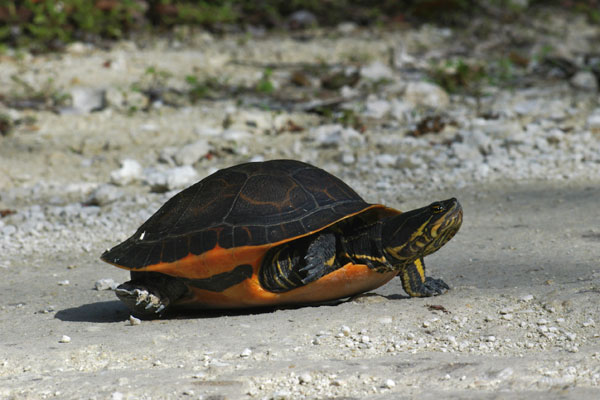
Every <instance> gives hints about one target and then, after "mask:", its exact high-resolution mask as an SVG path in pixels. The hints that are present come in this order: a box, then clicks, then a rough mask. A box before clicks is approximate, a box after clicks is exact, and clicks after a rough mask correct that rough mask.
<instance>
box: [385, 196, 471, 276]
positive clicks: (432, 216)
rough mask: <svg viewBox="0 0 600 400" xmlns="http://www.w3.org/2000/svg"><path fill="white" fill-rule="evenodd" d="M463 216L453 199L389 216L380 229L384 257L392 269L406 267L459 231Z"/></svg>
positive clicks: (433, 250) (436, 248)
mask: <svg viewBox="0 0 600 400" xmlns="http://www.w3.org/2000/svg"><path fill="white" fill-rule="evenodd" d="M462 216H463V211H462V207H461V206H460V203H459V202H458V200H456V199H455V198H452V199H448V200H444V201H436V202H435V203H431V204H430V205H428V206H426V207H423V208H419V209H416V210H412V211H408V212H406V213H402V214H399V215H396V216H393V217H391V218H390V219H389V220H387V221H386V222H385V223H384V225H383V229H382V242H383V248H384V252H385V254H386V258H387V259H388V261H389V262H390V263H391V264H392V265H394V266H397V265H405V264H407V263H410V262H413V261H414V260H416V259H418V258H421V257H425V256H426V255H429V254H431V253H433V252H435V251H437V250H438V249H439V248H440V247H442V246H443V245H444V244H446V242H448V241H449V240H450V239H452V237H453V236H454V235H455V234H456V232H458V229H459V228H460V225H461V223H462Z"/></svg>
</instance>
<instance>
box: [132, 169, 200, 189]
mask: <svg viewBox="0 0 600 400" xmlns="http://www.w3.org/2000/svg"><path fill="white" fill-rule="evenodd" d="M198 179H199V175H198V172H197V171H196V170H195V169H194V167H192V166H191V165H185V166H182V167H174V168H169V169H163V168H146V169H145V170H144V183H145V184H147V185H148V186H150V187H151V189H152V191H154V192H159V193H162V192H167V191H170V190H176V189H183V188H186V187H188V186H190V185H192V184H194V183H196V182H197V181H198Z"/></svg>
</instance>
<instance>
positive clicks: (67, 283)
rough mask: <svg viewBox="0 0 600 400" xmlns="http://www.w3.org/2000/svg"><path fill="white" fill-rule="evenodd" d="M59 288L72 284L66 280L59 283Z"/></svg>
mask: <svg viewBox="0 0 600 400" xmlns="http://www.w3.org/2000/svg"><path fill="white" fill-rule="evenodd" d="M57 283H58V286H68V285H69V284H70V283H71V282H69V280H68V279H65V280H64V281H58V282H57Z"/></svg>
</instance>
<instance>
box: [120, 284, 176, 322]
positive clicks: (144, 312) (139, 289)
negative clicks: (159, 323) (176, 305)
mask: <svg viewBox="0 0 600 400" xmlns="http://www.w3.org/2000/svg"><path fill="white" fill-rule="evenodd" d="M115 293H116V294H117V297H118V298H119V300H121V301H122V302H123V303H124V304H125V305H126V306H127V307H128V308H129V309H130V310H131V312H132V314H133V315H135V316H137V317H140V318H144V319H153V318H159V317H161V316H162V315H163V314H164V312H165V311H166V310H167V308H168V307H169V303H170V301H169V299H168V297H165V298H163V297H161V296H160V295H157V294H155V293H154V292H153V291H151V290H149V289H148V288H146V287H144V286H141V285H136V284H133V283H131V282H125V283H123V284H122V285H120V286H119V287H117V288H116V289H115Z"/></svg>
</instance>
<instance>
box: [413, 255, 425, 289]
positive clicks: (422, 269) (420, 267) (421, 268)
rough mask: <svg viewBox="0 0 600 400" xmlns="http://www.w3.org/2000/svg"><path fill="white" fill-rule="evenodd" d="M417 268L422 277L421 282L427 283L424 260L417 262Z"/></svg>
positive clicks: (420, 259)
mask: <svg viewBox="0 0 600 400" xmlns="http://www.w3.org/2000/svg"><path fill="white" fill-rule="evenodd" d="M415 268H416V269H417V272H418V273H419V276H420V277H421V282H423V283H424V282H425V265H423V259H422V258H419V259H417V260H415Z"/></svg>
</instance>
